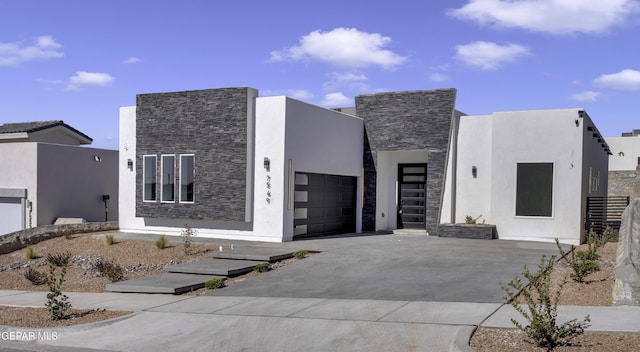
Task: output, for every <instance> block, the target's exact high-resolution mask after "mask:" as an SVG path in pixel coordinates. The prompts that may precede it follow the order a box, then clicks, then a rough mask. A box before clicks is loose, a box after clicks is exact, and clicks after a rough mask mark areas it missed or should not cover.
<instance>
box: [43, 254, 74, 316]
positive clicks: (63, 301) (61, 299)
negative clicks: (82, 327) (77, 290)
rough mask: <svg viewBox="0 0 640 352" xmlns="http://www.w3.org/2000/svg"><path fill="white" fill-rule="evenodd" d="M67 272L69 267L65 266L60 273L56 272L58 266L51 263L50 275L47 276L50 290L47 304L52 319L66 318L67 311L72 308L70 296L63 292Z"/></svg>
mask: <svg viewBox="0 0 640 352" xmlns="http://www.w3.org/2000/svg"><path fill="white" fill-rule="evenodd" d="M66 274H67V267H66V266H63V267H62V270H61V272H60V275H58V274H57V273H56V266H55V265H53V264H49V275H48V276H47V285H48V286H49V292H48V293H47V303H46V304H45V306H46V307H47V309H48V310H49V316H50V317H51V320H60V319H64V318H65V312H66V311H67V310H68V309H70V308H71V302H69V297H68V296H67V295H65V294H63V293H62V284H63V283H64V277H65V275H66Z"/></svg>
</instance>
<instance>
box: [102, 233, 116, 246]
mask: <svg viewBox="0 0 640 352" xmlns="http://www.w3.org/2000/svg"><path fill="white" fill-rule="evenodd" d="M104 241H105V242H106V243H107V246H111V245H113V244H115V243H116V236H115V235H112V234H108V235H106V236H104Z"/></svg>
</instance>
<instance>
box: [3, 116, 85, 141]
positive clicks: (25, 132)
mask: <svg viewBox="0 0 640 352" xmlns="http://www.w3.org/2000/svg"><path fill="white" fill-rule="evenodd" d="M54 128H64V129H66V130H67V132H70V133H71V134H72V135H73V136H74V137H75V139H77V140H78V142H79V143H78V144H91V142H93V139H91V137H89V136H87V135H86V134H84V133H82V132H80V131H78V130H77V129H75V128H73V127H71V126H69V125H67V124H66V123H64V121H62V120H52V121H35V122H14V123H5V124H2V125H0V139H12V140H13V139H29V137H30V134H33V133H36V132H41V131H43V132H47V130H51V129H54Z"/></svg>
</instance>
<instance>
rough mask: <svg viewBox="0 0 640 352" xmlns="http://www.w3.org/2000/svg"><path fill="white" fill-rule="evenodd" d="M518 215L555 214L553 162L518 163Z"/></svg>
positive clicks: (546, 215) (543, 215)
mask: <svg viewBox="0 0 640 352" xmlns="http://www.w3.org/2000/svg"><path fill="white" fill-rule="evenodd" d="M516 177H517V181H516V216H540V217H551V216H552V215H553V163H518V164H517V176H516Z"/></svg>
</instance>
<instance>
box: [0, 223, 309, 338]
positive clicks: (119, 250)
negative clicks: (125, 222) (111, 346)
mask: <svg viewBox="0 0 640 352" xmlns="http://www.w3.org/2000/svg"><path fill="white" fill-rule="evenodd" d="M108 234H114V233H112V232H109V233H100V234H79V235H73V236H72V237H70V238H65V237H58V238H53V239H50V240H47V241H43V242H40V243H37V244H35V245H32V246H31V247H32V248H33V250H34V251H35V253H36V255H37V256H38V257H37V258H34V259H27V258H26V256H25V253H26V249H21V250H18V251H14V252H11V253H7V254H3V255H0V290H25V291H48V290H49V287H48V286H47V285H46V284H44V285H34V284H32V283H31V282H30V281H29V280H27V279H26V278H25V275H24V273H25V271H26V270H27V268H31V269H34V270H37V271H39V272H41V273H43V274H47V273H48V271H49V265H48V263H47V260H46V257H47V256H48V255H50V254H51V255H55V254H58V253H64V252H68V253H70V254H71V258H72V260H71V262H72V263H71V264H70V265H69V266H68V268H67V274H66V276H65V281H64V284H63V285H62V292H63V293H64V292H105V286H106V285H107V284H108V283H110V282H111V280H110V279H109V278H107V277H102V276H99V275H98V273H97V272H96V271H95V270H91V269H92V267H93V265H92V264H91V263H92V261H95V260H96V258H98V257H102V258H104V259H105V260H108V261H111V262H113V263H115V264H118V265H120V266H121V267H122V269H123V272H124V278H123V280H127V279H133V278H137V277H143V276H149V275H154V274H159V273H161V272H163V269H162V268H163V267H164V266H165V265H167V264H177V263H184V262H189V261H194V260H201V259H206V258H209V256H208V255H207V253H208V252H211V251H218V250H219V249H220V245H217V244H206V245H205V244H195V245H192V247H191V250H190V252H189V254H187V253H185V248H184V245H183V242H182V241H181V239H175V238H171V237H167V238H168V239H170V242H169V245H168V246H167V247H166V248H165V249H158V248H157V247H156V245H155V243H154V242H153V241H143V240H128V239H119V238H117V233H116V241H115V243H114V244H112V245H107V243H106V240H105V237H106V235H108ZM171 240H173V241H171ZM230 249H231V248H229V246H223V250H230ZM296 260H297V259H295V258H291V259H287V260H284V261H281V262H278V263H274V264H273V267H274V268H277V267H280V266H283V265H287V264H289V263H292V262H295V261H296ZM58 272H59V270H58ZM256 275H259V273H256V272H251V273H248V274H245V275H241V276H237V277H233V278H229V279H227V280H226V281H225V286H231V285H233V284H235V283H238V282H242V281H244V280H247V279H249V278H251V277H253V276H256ZM206 292H207V289H204V288H203V289H200V290H195V291H192V292H189V293H186V294H187V295H202V294H204V293H206ZM44 304H45V302H42V305H43V306H44ZM71 304H72V305H73V302H71ZM130 313H131V312H125V311H105V310H88V309H84V310H83V309H72V310H71V311H70V312H69V314H67V318H66V319H63V320H56V321H53V320H51V319H50V317H49V313H48V311H47V309H46V308H35V307H29V308H27V307H8V306H0V325H8V326H15V327H30V328H44V327H57V326H68V325H76V324H85V323H90V322H96V321H101V320H106V319H111V318H115V317H119V316H122V315H125V314H130Z"/></svg>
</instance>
